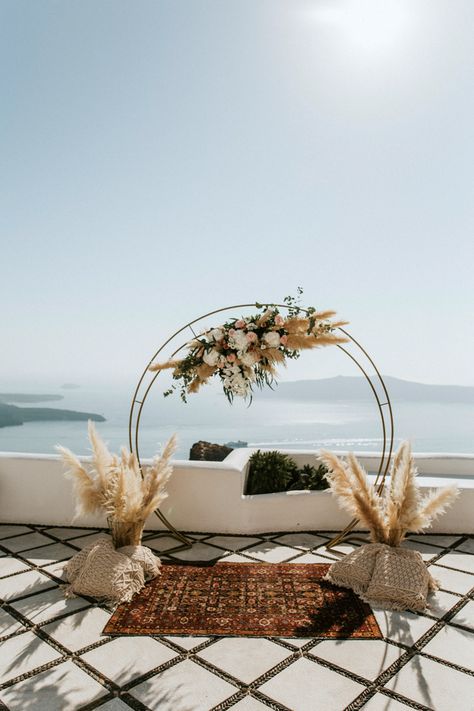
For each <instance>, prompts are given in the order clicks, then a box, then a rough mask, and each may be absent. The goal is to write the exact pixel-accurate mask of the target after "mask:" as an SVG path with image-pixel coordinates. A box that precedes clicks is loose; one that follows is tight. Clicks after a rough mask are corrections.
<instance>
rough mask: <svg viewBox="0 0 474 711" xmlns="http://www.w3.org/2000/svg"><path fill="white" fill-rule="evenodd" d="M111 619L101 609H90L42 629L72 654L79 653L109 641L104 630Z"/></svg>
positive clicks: (51, 623)
mask: <svg viewBox="0 0 474 711" xmlns="http://www.w3.org/2000/svg"><path fill="white" fill-rule="evenodd" d="M109 617H110V614H109V613H108V612H106V611H105V610H101V609H100V608H99V607H89V608H88V609H86V610H80V611H79V612H75V613H74V614H72V615H68V616H67V617H64V618H62V619H60V620H56V621H55V622H50V623H48V624H47V625H44V626H43V628H42V629H43V631H44V632H46V633H47V634H48V635H49V636H50V637H52V638H53V639H55V640H56V641H57V642H60V643H61V644H62V645H63V647H66V648H67V649H69V650H70V651H71V652H77V650H79V649H82V648H83V647H88V646H89V645H91V644H95V643H96V642H100V641H101V640H103V639H107V637H103V636H102V630H103V628H104V627H105V624H106V622H107V620H108V619H109Z"/></svg>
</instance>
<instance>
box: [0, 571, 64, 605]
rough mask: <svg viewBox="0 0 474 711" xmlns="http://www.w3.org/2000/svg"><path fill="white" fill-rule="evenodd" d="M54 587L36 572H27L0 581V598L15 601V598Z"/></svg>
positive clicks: (51, 581) (45, 576) (50, 581)
mask: <svg viewBox="0 0 474 711" xmlns="http://www.w3.org/2000/svg"><path fill="white" fill-rule="evenodd" d="M51 587H55V582H54V581H53V580H51V578H48V576H47V575H43V573H40V572H39V571H38V570H29V571H28V572H26V573H19V574H18V575H10V576H9V577H8V578H1V579H0V598H1V599H2V600H15V599H16V598H17V597H25V596H27V595H32V594H33V593H35V592H38V591H39V590H44V589H45V588H51Z"/></svg>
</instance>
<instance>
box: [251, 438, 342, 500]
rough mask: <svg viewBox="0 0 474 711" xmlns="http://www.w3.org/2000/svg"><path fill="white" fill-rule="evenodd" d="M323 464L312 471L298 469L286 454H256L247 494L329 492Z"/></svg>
mask: <svg viewBox="0 0 474 711" xmlns="http://www.w3.org/2000/svg"><path fill="white" fill-rule="evenodd" d="M326 473H327V468H326V467H325V466H324V464H321V465H320V466H319V467H313V466H311V465H310V464H305V465H304V466H303V467H302V468H301V469H298V465H297V464H296V462H295V461H294V460H293V459H292V458H291V457H289V456H288V455H287V454H282V453H281V452H277V451H271V452H262V451H260V449H259V450H258V451H257V452H254V454H252V456H251V457H250V460H249V475H248V478H247V488H246V491H245V493H246V494H273V493H276V492H278V491H301V490H302V489H308V490H311V491H317V490H321V489H327V488H328V486H329V484H328V483H327V481H326V478H325V475H326Z"/></svg>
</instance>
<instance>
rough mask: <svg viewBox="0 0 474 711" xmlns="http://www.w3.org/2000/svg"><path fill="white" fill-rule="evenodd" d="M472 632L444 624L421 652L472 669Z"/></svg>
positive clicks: (473, 647)
mask: <svg viewBox="0 0 474 711" xmlns="http://www.w3.org/2000/svg"><path fill="white" fill-rule="evenodd" d="M473 650H474V633H473V632H467V631H466V630H460V629H457V628H456V627H450V626H448V625H446V626H445V627H443V628H442V629H441V630H440V631H439V632H438V633H437V634H436V635H435V636H434V637H433V639H431V640H430V641H429V642H428V644H427V645H425V646H424V647H423V652H424V653H426V654H431V655H432V656H434V657H439V658H440V659H445V660H446V661H447V662H452V663H453V664H458V665H459V666H460V667H465V668H466V669H470V670H471V671H474V654H473Z"/></svg>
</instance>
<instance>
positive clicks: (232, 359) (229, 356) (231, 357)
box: [227, 353, 237, 363]
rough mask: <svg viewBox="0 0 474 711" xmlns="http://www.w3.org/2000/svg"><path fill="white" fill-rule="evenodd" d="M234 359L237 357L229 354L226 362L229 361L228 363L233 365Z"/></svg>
mask: <svg viewBox="0 0 474 711" xmlns="http://www.w3.org/2000/svg"><path fill="white" fill-rule="evenodd" d="M236 358H237V356H236V355H235V353H229V355H228V356H227V360H228V361H229V363H233V362H234V361H235V359H236Z"/></svg>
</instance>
